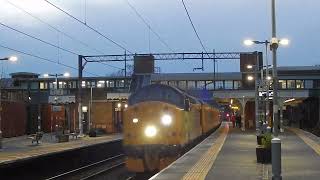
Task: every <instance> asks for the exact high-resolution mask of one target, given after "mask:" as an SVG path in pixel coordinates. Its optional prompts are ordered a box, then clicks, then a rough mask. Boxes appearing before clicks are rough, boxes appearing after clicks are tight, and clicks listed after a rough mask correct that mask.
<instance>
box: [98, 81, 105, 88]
mask: <svg viewBox="0 0 320 180" xmlns="http://www.w3.org/2000/svg"><path fill="white" fill-rule="evenodd" d="M105 84H106V82H105V81H102V80H101V81H98V83H97V87H98V88H104V87H105Z"/></svg>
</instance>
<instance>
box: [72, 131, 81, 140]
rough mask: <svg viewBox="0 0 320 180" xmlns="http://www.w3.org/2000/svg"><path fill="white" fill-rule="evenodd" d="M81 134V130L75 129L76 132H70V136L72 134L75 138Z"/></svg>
mask: <svg viewBox="0 0 320 180" xmlns="http://www.w3.org/2000/svg"><path fill="white" fill-rule="evenodd" d="M79 134H80V131H79V130H75V131H74V132H72V133H70V136H72V138H73V139H77V138H78V136H79Z"/></svg>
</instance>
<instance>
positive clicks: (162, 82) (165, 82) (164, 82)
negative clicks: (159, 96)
mask: <svg viewBox="0 0 320 180" xmlns="http://www.w3.org/2000/svg"><path fill="white" fill-rule="evenodd" d="M160 83H161V84H165V85H167V84H168V81H161V82H160Z"/></svg>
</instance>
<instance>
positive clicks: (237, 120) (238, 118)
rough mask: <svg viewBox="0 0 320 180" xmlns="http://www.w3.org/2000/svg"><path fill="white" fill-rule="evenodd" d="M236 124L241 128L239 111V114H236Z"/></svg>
mask: <svg viewBox="0 0 320 180" xmlns="http://www.w3.org/2000/svg"><path fill="white" fill-rule="evenodd" d="M236 126H237V127H238V128H241V116H240V114H239V113H237V115H236Z"/></svg>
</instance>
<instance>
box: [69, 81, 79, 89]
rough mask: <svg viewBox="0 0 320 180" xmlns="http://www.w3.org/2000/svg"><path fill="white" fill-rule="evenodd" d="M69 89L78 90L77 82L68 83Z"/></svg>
mask: <svg viewBox="0 0 320 180" xmlns="http://www.w3.org/2000/svg"><path fill="white" fill-rule="evenodd" d="M67 87H68V88H69V89H75V88H77V82H76V81H69V82H67Z"/></svg>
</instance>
